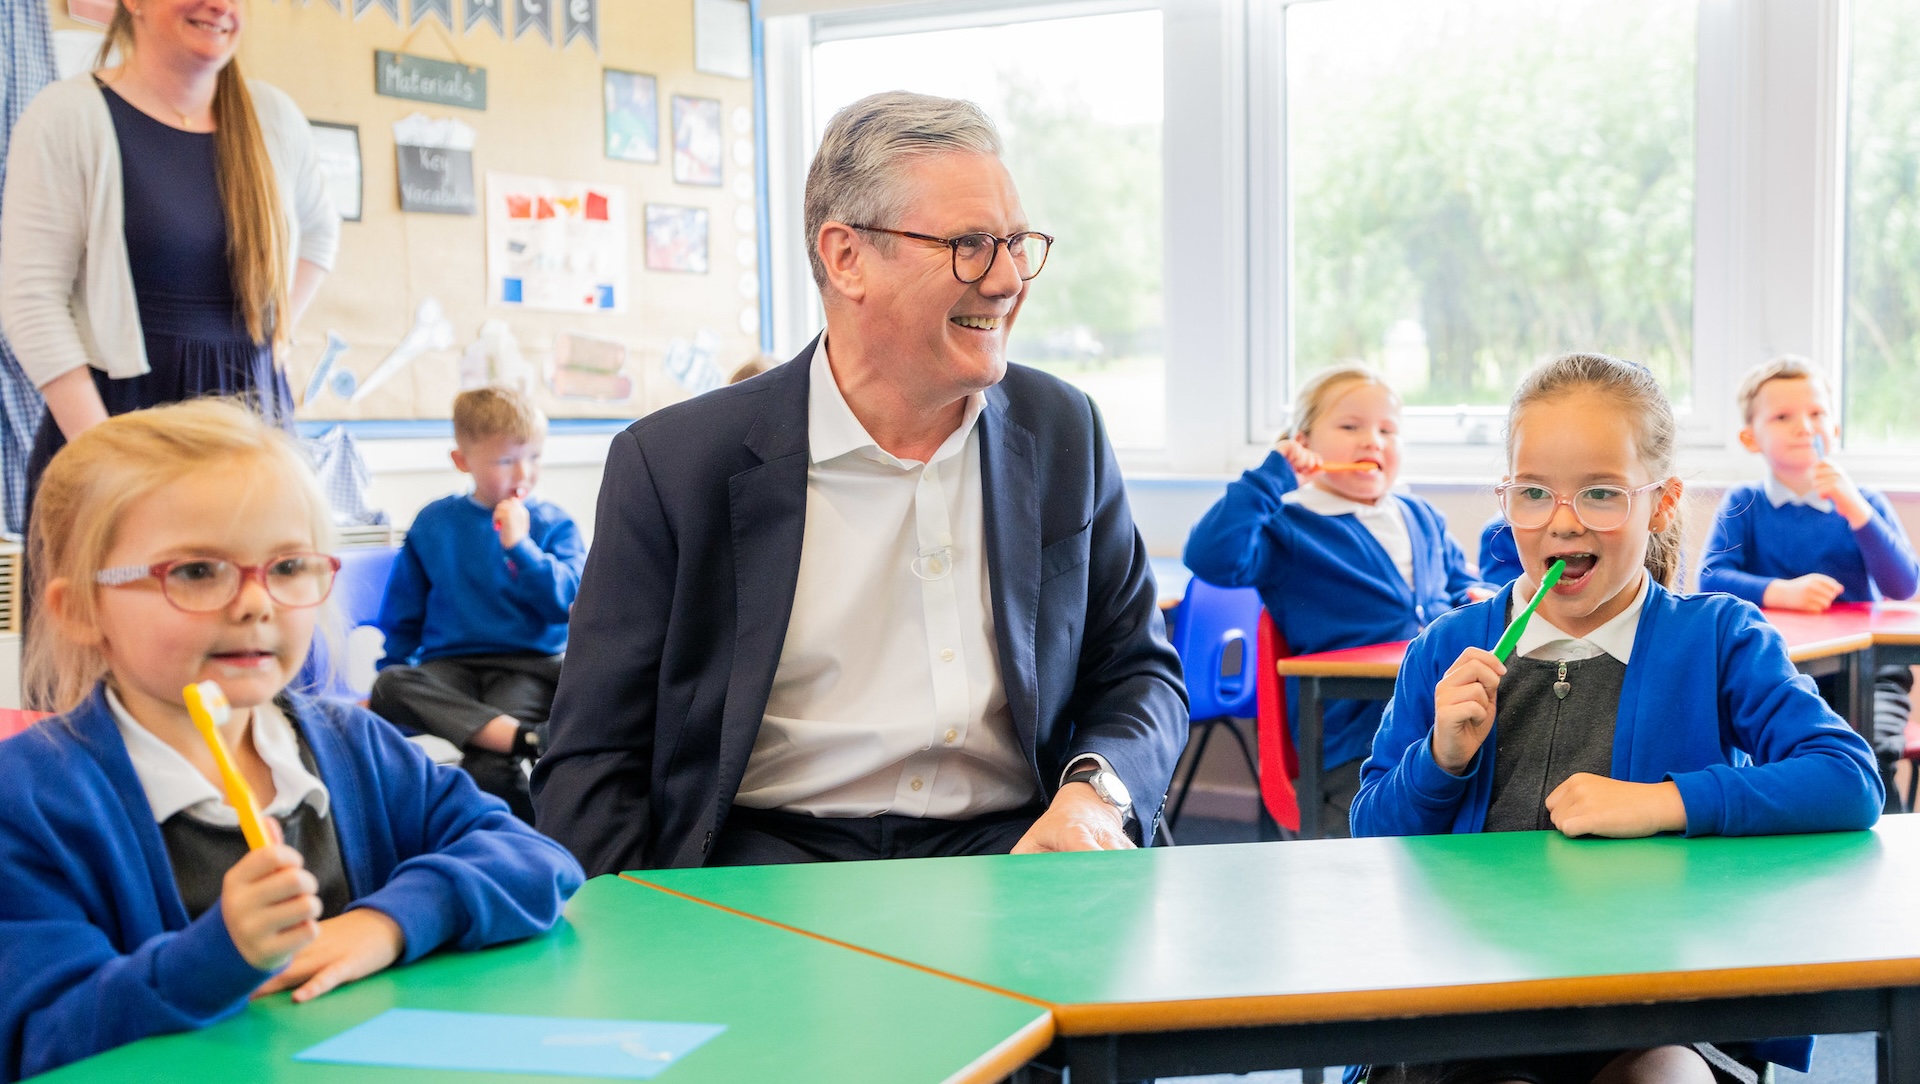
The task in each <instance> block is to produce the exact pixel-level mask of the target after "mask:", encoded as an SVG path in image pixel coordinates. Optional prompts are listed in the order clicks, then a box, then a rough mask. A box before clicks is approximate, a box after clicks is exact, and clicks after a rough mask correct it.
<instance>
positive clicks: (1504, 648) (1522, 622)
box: [1493, 561, 1567, 662]
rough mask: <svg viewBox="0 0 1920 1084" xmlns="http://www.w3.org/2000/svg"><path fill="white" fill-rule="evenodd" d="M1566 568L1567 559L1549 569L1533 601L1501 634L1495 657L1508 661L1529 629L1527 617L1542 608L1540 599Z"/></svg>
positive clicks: (1551, 588) (1495, 647) (1495, 646)
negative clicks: (1522, 635) (1523, 634)
mask: <svg viewBox="0 0 1920 1084" xmlns="http://www.w3.org/2000/svg"><path fill="white" fill-rule="evenodd" d="M1566 570H1567V563H1566V562H1565V561H1555V562H1554V563H1553V567H1551V568H1549V569H1547V574H1546V577H1545V578H1543V579H1542V580H1541V581H1540V590H1538V591H1535V592H1534V593H1533V601H1532V602H1529V603H1527V608H1526V609H1524V610H1521V611H1520V616H1518V617H1516V618H1514V619H1513V624H1511V625H1508V626H1507V631H1506V632H1504V633H1502V634H1501V636H1500V642H1499V643H1498V644H1496V645H1494V649H1493V657H1494V658H1496V659H1499V660H1500V661H1501V662H1506V661H1507V656H1509V655H1511V654H1513V649H1514V648H1515V647H1516V646H1518V645H1519V643H1520V634H1521V633H1523V632H1525V631H1527V619H1528V618H1530V617H1532V616H1533V611H1535V610H1537V609H1539V608H1540V600H1541V599H1543V598H1546V597H1547V592H1548V591H1551V590H1553V585H1554V584H1556V583H1559V582H1560V574H1561V573H1562V572H1565V571H1566Z"/></svg>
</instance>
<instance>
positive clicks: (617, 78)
mask: <svg viewBox="0 0 1920 1084" xmlns="http://www.w3.org/2000/svg"><path fill="white" fill-rule="evenodd" d="M602 85H603V89H604V92H605V97H606V102H607V157H608V158H617V159H619V160H621V161H623V162H658V161H659V160H660V92H659V83H658V82H657V81H656V80H655V79H654V77H653V76H651V75H642V74H640V73H639V72H623V71H621V70H619V69H618V68H607V69H604V75H603V78H602Z"/></svg>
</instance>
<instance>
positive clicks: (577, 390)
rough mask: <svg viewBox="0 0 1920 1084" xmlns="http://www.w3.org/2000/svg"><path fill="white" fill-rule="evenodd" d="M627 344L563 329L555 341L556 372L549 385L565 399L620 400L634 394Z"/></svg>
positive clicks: (549, 380)
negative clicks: (627, 368)
mask: <svg viewBox="0 0 1920 1084" xmlns="http://www.w3.org/2000/svg"><path fill="white" fill-rule="evenodd" d="M626 367H627V344H625V343H623V342H620V341H619V340H617V339H603V338H599V337H597V336H593V335H576V334H574V333H572V332H567V331H563V332H561V333H560V335H559V337H558V338H556V339H554V341H553V372H552V374H551V375H550V376H549V377H548V386H549V387H551V388H552V389H553V393H554V394H555V395H558V396H560V397H562V398H564V399H592V400H595V401H597V402H619V401H622V400H626V399H631V398H633V378H632V377H629V376H627V375H626V373H624V372H622V370H623V369H625V368H626Z"/></svg>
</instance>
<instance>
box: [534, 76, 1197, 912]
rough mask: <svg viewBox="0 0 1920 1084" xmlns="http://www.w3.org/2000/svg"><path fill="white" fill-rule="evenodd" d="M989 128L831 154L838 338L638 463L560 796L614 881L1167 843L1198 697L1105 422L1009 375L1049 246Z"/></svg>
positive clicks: (625, 437)
mask: <svg viewBox="0 0 1920 1084" xmlns="http://www.w3.org/2000/svg"><path fill="white" fill-rule="evenodd" d="M999 153H1000V144H999V138H998V135H997V134H996V132H995V131H994V128H993V125H992V122H991V121H989V120H988V119H987V118H986V116H985V115H984V114H982V113H981V112H980V111H979V110H978V109H977V108H976V107H974V106H972V105H971V104H969V103H965V102H957V101H952V100H948V99H942V98H930V97H926V96H923V95H916V94H905V93H893V94H881V95H874V96H873V97H870V98H866V99H864V100H862V101H860V102H856V103H855V104H853V105H851V106H849V107H847V108H846V109H845V110H842V111H841V112H840V113H839V114H838V115H836V116H835V117H834V119H833V121H832V123H831V124H830V125H829V127H828V130H827V132H826V135H825V137H824V138H823V140H822V143H821V148H820V151H819V153H818V155H817V156H816V158H815V160H814V163H813V166H812V168H811V170H810V171H809V173H808V177H807V189H806V228H807V234H808V236H809V238H810V239H811V240H812V242H813V248H812V251H811V252H810V253H809V255H810V258H811V262H812V267H813V274H814V279H815V281H816V282H817V283H818V285H819V287H820V293H821V300H822V302H823V305H824V307H825V310H826V323H827V330H826V333H825V334H824V335H823V336H822V337H821V338H819V339H817V340H815V341H814V343H812V344H811V345H809V346H808V347H807V349H806V350H804V351H802V352H801V353H800V354H799V356H797V357H795V358H794V359H793V360H792V361H789V362H787V363H786V364H784V365H780V366H778V367H776V368H775V369H773V370H772V371H771V372H768V373H766V374H764V375H762V376H759V377H756V378H754V379H752V380H749V381H746V382H744V383H741V384H736V385H733V386H730V387H727V388H723V389H720V390H718V391H714V392H711V393H709V394H706V395H702V396H700V397H698V398H696V399H693V400H691V401H689V402H685V403H681V404H678V405H676V406H672V407H668V408H667V409H664V410H661V411H658V412H656V413H654V414H651V415H649V416H648V417H646V418H643V419H641V420H640V421H638V422H636V423H634V425H633V426H632V427H630V428H629V429H627V430H626V431H625V432H623V433H621V434H620V435H619V436H618V437H616V438H615V439H614V442H613V446H612V448H611V450H610V451H609V453H608V458H607V467H606V475H605V478H604V480H603V481H602V483H601V489H600V505H599V513H598V517H597V519H596V522H595V538H594V543H593V547H592V550H591V552H590V553H589V555H588V558H587V566H586V572H585V574H584V576H583V578H582V580H581V584H580V594H579V601H578V602H577V603H576V604H575V607H574V611H573V621H572V630H571V636H570V643H571V646H570V650H569V652H568V655H567V660H566V665H565V667H564V669H563V671H562V673H561V678H560V687H559V693H558V696H557V697H556V699H555V701H554V705H553V715H552V739H551V742H550V746H549V748H548V750H547V752H546V755H545V756H544V757H543V758H542V759H541V760H540V762H539V765H538V767H537V768H536V770H535V772H534V777H533V790H534V803H535V807H536V809H537V813H538V824H539V827H540V828H541V829H542V830H543V831H545V832H547V833H548V834H549V835H551V836H553V837H554V838H555V839H557V840H559V841H560V842H562V843H564V844H566V845H567V846H568V847H570V848H571V849H572V850H573V852H574V853H575V854H576V855H578V856H579V857H580V860H581V862H582V863H583V864H584V865H585V866H586V868H587V869H588V870H589V871H590V872H592V873H595V874H599V873H606V872H610V871H614V870H623V869H638V868H646V867H662V866H698V865H709V864H753V863H765V862H796V861H813V860H825V859H853V858H887V857H913V856H925V855H945V854H969V853H993V852H1006V851H1009V850H1011V851H1014V852H1026V851H1065V850H1091V849H1112V848H1122V847H1131V846H1134V845H1135V844H1136V842H1139V841H1145V840H1151V839H1152V836H1153V830H1154V827H1155V826H1156V824H1157V822H1158V818H1159V814H1160V803H1161V798H1162V796H1163V795H1164V794H1165V792H1166V788H1167V783H1168V780H1169V779H1170V778H1171V776H1172V773H1173V767H1174V762H1175V761H1176V760H1177V759H1178V758H1179V755H1180V751H1181V749H1182V747H1183V746H1184V745H1185V744H1186V735H1187V705H1186V693H1185V689H1184V687H1183V686H1182V684H1181V679H1180V666H1179V662H1178V660H1177V658H1176V657H1175V655H1174V653H1173V651H1172V649H1171V648H1170V647H1169V646H1168V644H1167V640H1166V635H1165V628H1164V625H1163V624H1162V622H1161V618H1160V611H1159V607H1158V605H1157V603H1156V598H1155V594H1156V592H1155V588H1154V583H1153V578H1152V574H1151V572H1150V571H1149V570H1148V564H1147V554H1146V549H1145V547H1144V546H1143V545H1142V543H1141V541H1140V537H1139V534H1138V532H1137V531H1136V530H1135V529H1134V525H1133V518H1132V514H1131V512H1130V511H1129V510H1128V508H1127V500H1126V494H1125V492H1124V490H1123V488H1122V485H1121V479H1120V471H1119V468H1118V465H1117V464H1116V462H1115V460H1114V456H1113V451H1112V448H1111V447H1110V446H1109V445H1108V443H1107V438H1106V433H1105V431H1104V429H1103V428H1102V426H1101V423H1100V418H1099V415H1098V414H1097V413H1096V412H1095V411H1094V409H1093V405H1092V403H1091V402H1089V401H1088V399H1087V397H1086V396H1085V395H1084V394H1083V393H1081V392H1079V391H1077V390H1075V389H1073V388H1072V387H1070V386H1068V385H1066V384H1064V383H1062V382H1061V381H1059V380H1056V379H1054V378H1053V377H1051V376H1047V375H1045V374H1042V373H1039V372H1036V371H1034V370H1031V369H1026V368H1022V367H1019V366H1009V365H1008V364H1007V360H1006V344H1007V335H1008V333H1009V332H1010V331H1011V330H1012V327H1013V321H1014V317H1015V316H1016V315H1018V313H1019V311H1020V303H1021V300H1022V299H1023V298H1024V296H1025V293H1026V289H1027V284H1028V282H1029V281H1030V280H1032V279H1033V277H1034V276H1036V275H1038V274H1039V273H1040V270H1041V268H1042V267H1043V266H1044V265H1045V262H1046V258H1047V253H1048V250H1049V248H1050V246H1051V244H1052V238H1050V237H1047V236H1046V235H1044V234H1041V233H1038V232H1035V231H1033V230H1032V229H1031V227H1030V226H1029V224H1028V222H1027V219H1026V216H1025V214H1024V212H1023V211H1022V210H1021V207H1020V198H1019V195H1018V193H1017V192H1016V191H1015V190H1014V185H1013V180H1012V178H1011V177H1010V176H1009V175H1008V173H1007V170H1006V167H1005V166H1003V165H1002V164H1001V161H1000V157H999Z"/></svg>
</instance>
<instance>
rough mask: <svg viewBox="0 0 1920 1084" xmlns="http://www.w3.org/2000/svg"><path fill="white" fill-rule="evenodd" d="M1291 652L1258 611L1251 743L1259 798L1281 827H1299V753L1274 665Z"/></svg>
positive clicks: (1284, 686) (1265, 614) (1269, 618)
mask: <svg viewBox="0 0 1920 1084" xmlns="http://www.w3.org/2000/svg"><path fill="white" fill-rule="evenodd" d="M1291 654H1293V652H1292V651H1291V650H1289V649H1288V647H1287V638H1286V637H1285V636H1283V635H1281V634H1280V626H1279V624H1278V623H1277V622H1275V621H1274V619H1273V615H1272V614H1270V613H1268V612H1267V611H1265V610H1262V611H1260V645H1259V661H1258V662H1257V663H1255V664H1254V672H1255V673H1256V674H1258V675H1259V682H1258V684H1257V686H1256V692H1257V695H1258V699H1259V708H1258V712H1257V714H1256V715H1255V716H1254V727H1253V731H1254V735H1255V744H1256V745H1258V746H1259V748H1260V800H1261V801H1262V802H1265V803H1266V806H1267V813H1268V815H1269V816H1271V817H1272V818H1273V819H1274V821H1275V823H1277V824H1279V825H1280V826H1281V827H1283V828H1287V829H1289V830H1291V831H1294V832H1298V831H1299V830H1300V797H1299V793H1298V792H1297V791H1296V790H1295V789H1294V786H1293V781H1294V780H1295V779H1297V778H1299V776H1300V755H1299V753H1298V751H1297V750H1295V749H1294V747H1293V732H1292V731H1291V730H1290V729H1288V727H1287V683H1286V682H1285V681H1283V680H1282V679H1281V677H1280V672H1279V671H1278V670H1277V669H1275V665H1276V664H1277V663H1279V661H1280V660H1281V659H1284V658H1286V657H1287V656H1288V655H1291Z"/></svg>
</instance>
